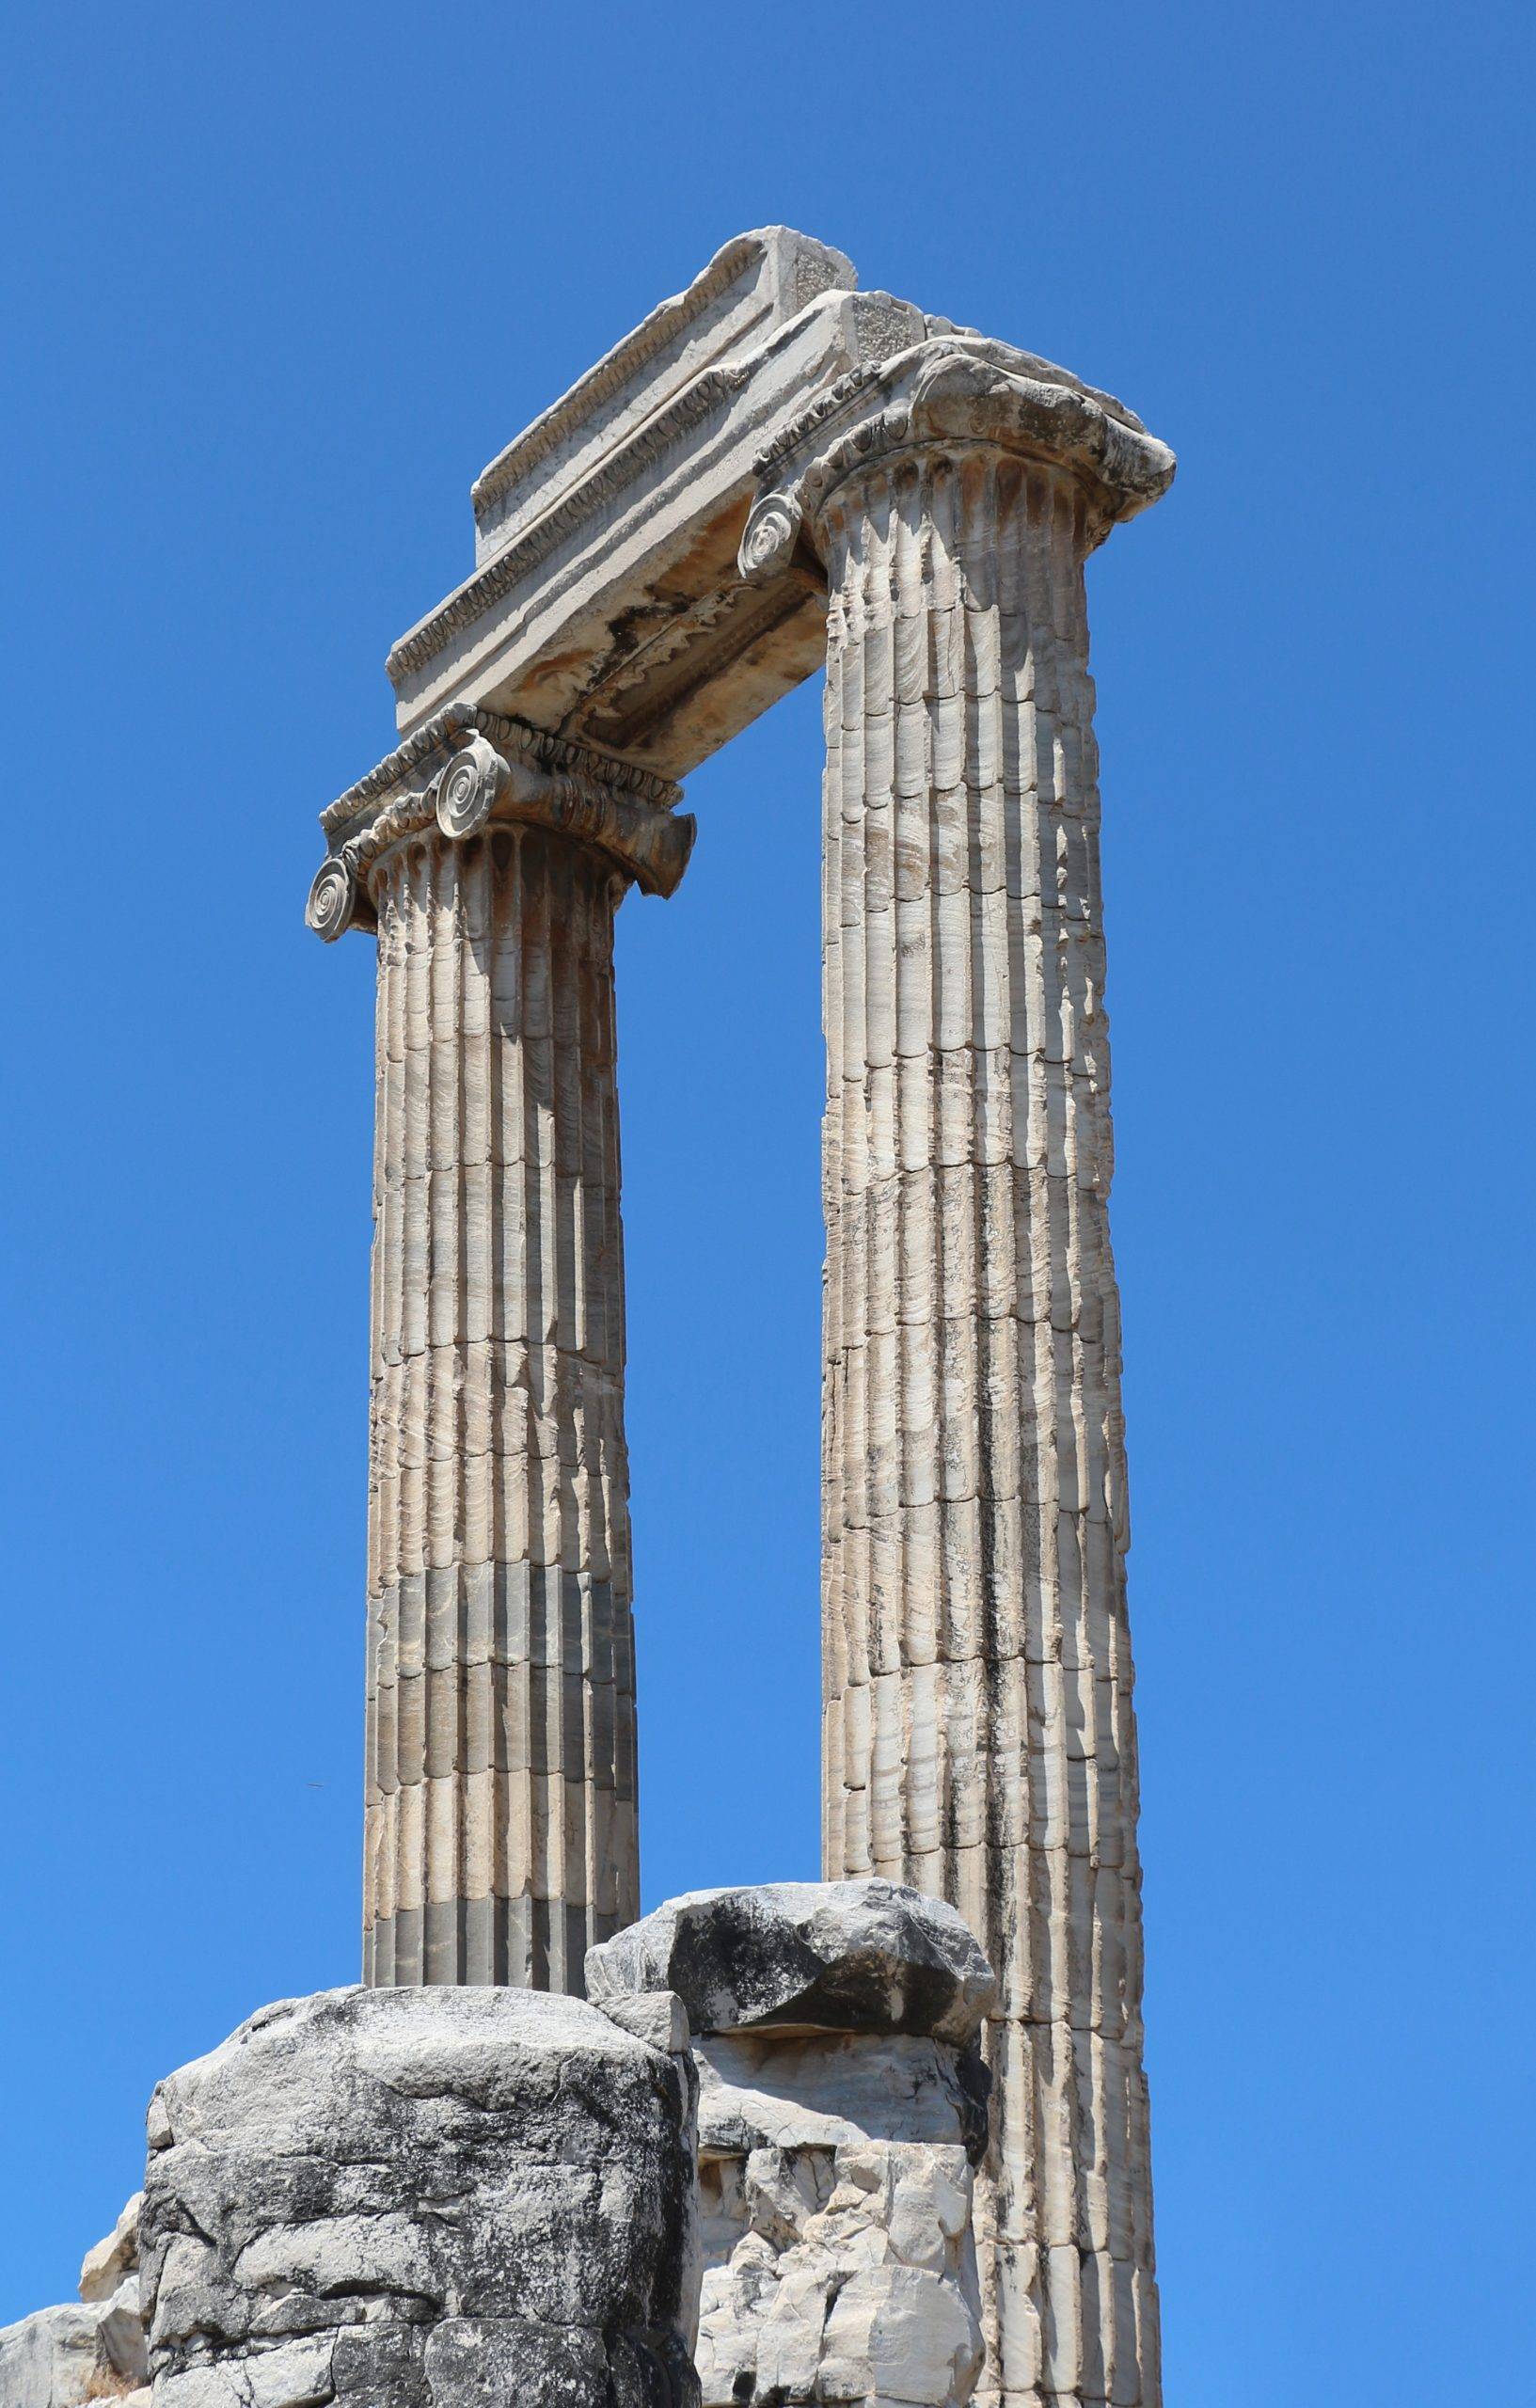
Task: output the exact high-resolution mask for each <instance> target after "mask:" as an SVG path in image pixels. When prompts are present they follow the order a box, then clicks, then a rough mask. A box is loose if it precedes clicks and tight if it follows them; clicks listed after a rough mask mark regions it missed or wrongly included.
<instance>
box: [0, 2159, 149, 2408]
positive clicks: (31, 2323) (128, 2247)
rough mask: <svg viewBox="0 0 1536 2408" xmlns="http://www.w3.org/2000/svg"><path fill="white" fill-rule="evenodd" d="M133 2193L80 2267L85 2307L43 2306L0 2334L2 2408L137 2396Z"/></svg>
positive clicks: (140, 2334) (61, 2407)
mask: <svg viewBox="0 0 1536 2408" xmlns="http://www.w3.org/2000/svg"><path fill="white" fill-rule="evenodd" d="M139 2207H140V2196H139V2194H137V2193H135V2195H134V2197H133V2198H131V2199H130V2200H129V2202H128V2204H127V2206H126V2207H125V2208H124V2209H123V2211H122V2213H121V2215H119V2218H118V2221H117V2223H116V2225H115V2226H113V2228H112V2230H111V2231H110V2232H109V2233H108V2234H107V2236H106V2238H105V2240H104V2241H99V2242H97V2243H96V2246H95V2247H94V2249H90V2250H87V2253H86V2259H85V2263H84V2265H83V2266H82V2267H81V2269H80V2305H78V2306H76V2305H74V2304H73V2303H72V2302H71V2304H70V2305H68V2306H65V2307H45V2308H41V2309H40V2310H39V2312H38V2313H37V2315H35V2316H28V2317H24V2318H23V2320H22V2321H21V2322H20V2323H19V2324H10V2325H8V2326H7V2327H6V2328H5V2330H4V2331H3V2332H0V2408H82V2403H84V2402H85V2401H87V2400H114V2401H119V2402H129V2401H135V2400H136V2401H139V2402H140V2403H141V2404H142V2408H148V2403H149V2393H148V2392H147V2391H145V2390H143V2389H141V2385H142V2384H144V2382H145V2380H146V2377H147V2376H148V2374H149V2359H148V2355H147V2353H146V2350H145V2345H144V2323H143V2319H142V2318H141V2316H140V2314H139V2295H138V2214H139Z"/></svg>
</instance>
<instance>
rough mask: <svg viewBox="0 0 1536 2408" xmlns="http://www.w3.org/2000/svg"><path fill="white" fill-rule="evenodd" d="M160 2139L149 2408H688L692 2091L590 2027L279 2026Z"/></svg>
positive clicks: (203, 2085) (448, 2014)
mask: <svg viewBox="0 0 1536 2408" xmlns="http://www.w3.org/2000/svg"><path fill="white" fill-rule="evenodd" d="M660 2028H661V2025H660V2023H659V2022H658V2024H657V2029H658V2030H659V2029H660ZM669 2028H670V2024H669ZM150 2129H151V2131H152V2132H153V2134H154V2136H155V2143H156V2145H155V2146H153V2147H151V2150H150V2163H149V2171H148V2175H147V2178H146V2182H145V2199H144V2210H143V2220H142V2247H143V2283H144V2295H145V2308H146V2317H147V2321H148V2324H149V2336H150V2368H151V2370H152V2375H153V2403H154V2408H309V2403H311V2402H321V2401H325V2402H327V2403H329V2402H333V2401H334V2402H335V2403H336V2408H493V2403H494V2404H495V2408H501V2403H502V2402H503V2401H506V2400H514V2399H515V2400H517V2401H518V2402H519V2403H520V2408H521V2404H522V2403H526V2408H614V2403H615V2402H618V2403H622V2404H623V2408H629V2403H631V2402H632V2403H634V2408H693V2403H694V2402H695V2401H696V2399H697V2390H696V2385H695V2381H694V2377H693V2373H692V2368H691V2365H690V2353H691V2348H692V2342H693V2337H694V2326H695V2317H696V2305H697V2253H696V2247H695V2240H694V2232H695V2203H694V2172H693V2156H694V2148H695V2113H694V2077H693V2072H692V2067H691V2065H690V2063H689V2059H688V2057H687V2055H686V2054H681V2055H680V2054H678V2053H676V2052H672V2051H669V2050H667V2049H664V2048H659V2047H657V2046H655V2045H653V2044H652V2042H651V2041H650V2040H648V2039H646V2038H642V2037H640V2036H637V2035H636V2034H634V2033H632V2032H629V2031H626V2030H625V2029H623V2028H622V2027H621V2026H620V2025H619V2024H617V2023H615V2022H613V2021H611V2020H610V2019H609V2018H608V2017H606V2016H604V2015H602V2014H600V2013H599V2012H598V2011H597V2010H596V2009H595V2008H594V2007H592V2006H589V2005H587V2004H585V2003H584V2002H583V2001H580V2000H578V1999H570V1998H562V1997H558V1996H553V1995H548V1994H545V1993H541V1992H536V1991H529V1990H515V1989H508V1988H488V1987H487V1988H416V1989H404V1988H402V1989H377V1990H372V1989H345V1990H330V1991H324V1992H322V1993H320V1995H319V1996H317V1997H314V1998H305V1999H295V2000H291V2001H288V2002H286V2003H285V2004H281V2005H277V2006H273V2007H268V2008H266V2009H264V2010H263V2012H262V2013H261V2014H259V2015H256V2016H253V2017H252V2018H251V2020H250V2021H249V2022H248V2023H245V2024H243V2025H242V2026H241V2028H240V2030H239V2031H238V2032H236V2033H235V2034H234V2035H233V2036H231V2037H230V2039H229V2040H227V2041H225V2043H224V2044H223V2046H222V2047H221V2048H218V2049H215V2050H214V2052H213V2053H212V2054H211V2055H209V2056H206V2057H203V2058H200V2059H198V2061H197V2063H195V2064H193V2065H190V2066H186V2067H182V2070H181V2071H180V2072H179V2073H176V2074H173V2075H171V2076H170V2078H169V2079H168V2080H167V2081H166V2082H164V2083H161V2085H160V2087H159V2089H158V2090H157V2092H156V2094H155V2112H154V2113H153V2115H151V2118H150Z"/></svg>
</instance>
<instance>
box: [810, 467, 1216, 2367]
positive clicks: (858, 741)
mask: <svg viewBox="0 0 1536 2408" xmlns="http://www.w3.org/2000/svg"><path fill="white" fill-rule="evenodd" d="M1132 423H1133V422H1132ZM875 448H876V453H877V456H876V457H875V458H874V459H873V460H872V461H871V462H870V464H868V465H855V466H854V467H852V468H851V469H850V470H849V471H848V472H847V474H846V475H844V477H843V479H842V482H840V483H835V485H834V487H833V489H832V490H831V493H830V495H828V496H827V498H826V499H824V500H823V501H822V503H821V506H820V511H819V518H818V523H817V525H816V541H817V544H818V547H819V548H820V549H821V550H822V552H823V554H824V556H825V558H826V561H827V564H828V576H829V583H830V588H831V616H830V623H829V652H828V679H827V697H826V725H827V743H828V767H827V776H826V785H825V840H826V891H825V931H824V933H825V962H826V969H825V994H824V1001H825V1014H826V1030H827V1043H828V1101H827V1118H826V1130H825V1152H824V1185H825V1207H826V1218H827V1247H828V1253H827V1274H826V1295H825V1316H824V1332H825V1365H824V1370H825V1393H824V1405H825V1410H824V1432H825V1486H824V1496H825V1563H824V1641H825V1646H824V1661H825V1714H824V1742H825V1744H824V1777H825V1862H826V1871H827V1872H828V1874H829V1875H831V1876H840V1875H849V1874H859V1873H864V1872H875V1873H879V1874H884V1875H888V1876H890V1877H892V1878H895V1879H901V1880H906V1881H910V1882H911V1883H914V1884H915V1885H916V1886H917V1887H919V1888H921V1889H923V1890H926V1891H928V1892H930V1893H935V1894H937V1895H940V1896H942V1897H945V1898H947V1899H949V1900H950V1901H952V1902H953V1904H954V1905H956V1906H957V1907H958V1909H960V1911H961V1912H962V1914H964V1915H965V1917H966V1918H967V1920H968V1921H969V1922H970V1923H971V1925H973V1927H974V1930H975V1931H976V1933H977V1935H978V1936H979V1937H980V1938H981V1940H982V1941H983V1942H984V1944H985V1946H986V1948H987V1950H988V1953H989V1955H990V1957H991V1958H992V1961H993V1963H994V1965H995V1966H996V1968H997V1971H998V1973H999V1975H1000V1979H1001V1985H1002V1993H1001V2003H1000V2007H999V2012H998V2015H997V2018H996V2020H995V2021H994V2023H993V2024H992V2026H991V2029H990V2038H989V2044H988V2053H989V2056H990V2062H991V2065H992V2067H993V2071H994V2077H995V2084H996V2086H995V2090H994V2097H993V2143H992V2150H991V2156H990V2162H989V2166H988V2168H987V2175H986V2180H985V2183H984V2186H983V2191H984V2196H983V2200H982V2206H981V2210H980V2219H981V2221H980V2227H979V2230H978V2241H979V2243H980V2254H981V2258H982V2262H983V2268H984V2282H985V2289H986V2323H987V2331H988V2359H989V2364H988V2370H987V2372H986V2374H985V2375H984V2376H983V2379H982V2380H983V2388H984V2392H985V2393H986V2394H988V2395H989V2396H992V2397H999V2398H1002V2399H1004V2400H1007V2401H1008V2402H1010V2403H1023V2402H1029V2403H1032V2408H1033V2403H1043V2402H1046V2401H1071V2402H1074V2403H1076V2402H1083V2403H1087V2402H1093V2401H1100V2400H1111V2401H1115V2402H1117V2403H1122V2408H1152V2404H1153V2403H1154V2402H1155V2401H1156V2400H1158V2398H1159V2397H1160V2391H1159V2376H1158V2341H1157V2309H1156V2293H1155V2286H1154V2281H1153V2273H1152V2238H1151V2194H1150V2180H1149V2174H1148V2115H1147V2091H1146V2084H1145V2080H1144V2077H1143V2072H1142V2026H1141V1939H1140V1905H1139V1872H1138V1864H1137V1856H1136V1837H1135V1816H1136V1756H1135V1734H1134V1727H1133V1722H1132V1701H1131V1690H1132V1663H1131V1648H1130V1640H1129V1634H1128V1629H1127V1623H1126V1608H1125V1578H1124V1554H1125V1548H1126V1544H1127V1523H1126V1501H1125V1464H1124V1455H1123V1449H1122V1422H1121V1411H1120V1389H1119V1375H1120V1337H1119V1315H1118V1305H1117V1298H1116V1284H1115V1275H1114V1267H1113V1263H1112V1259H1111V1255H1110V1244H1109V1231H1108V1225H1107V1211H1106V1207H1107V1199H1108V1194H1109V1183H1110V1146H1111V1140H1110V1123H1109V1057H1108V1048H1107V1038H1106V1025H1105V1019H1104V1005H1103V975H1104V958H1103V941H1102V935H1101V903H1100V879H1099V849H1098V837H1099V800H1098V790H1097V785H1096V755H1095V747H1094V740H1093V735H1092V724H1091V722H1092V702H1093V689H1092V684H1091V681H1090V679H1089V676H1088V671H1087V624H1086V618H1085V607H1084V589H1083V562H1084V558H1085V552H1086V551H1087V549H1088V548H1089V547H1090V546H1091V543H1092V542H1093V541H1094V540H1097V536H1098V534H1100V533H1101V532H1102V522H1101V521H1100V523H1099V524H1098V525H1097V527H1096V526H1094V525H1093V524H1092V523H1091V522H1090V515H1089V512H1090V504H1089V499H1088V498H1087V494H1086V491H1085V486H1084V484H1083V483H1082V482H1081V481H1080V480H1079V479H1078V478H1077V477H1076V476H1074V475H1073V474H1072V473H1071V472H1070V470H1069V469H1068V468H1065V467H1055V466H1053V465H1051V464H1050V463H1049V462H1048V461H1040V460H1038V459H1030V458H1028V457H1021V456H1020V455H1019V454H1018V453H1017V452H1011V451H1009V450H1006V449H1005V448H1002V447H1000V446H999V445H997V444H993V443H987V442H978V443H971V444H966V443H955V444H953V445H935V444H929V445H927V446H926V448H915V449H905V450H904V449H902V448H901V447H900V445H899V443H897V444H896V446H895V448H892V447H890V446H886V447H885V448H884V450H883V451H881V450H880V448H879V446H877V447H875ZM1170 473H1171V470H1170ZM1164 481H1165V480H1164Z"/></svg>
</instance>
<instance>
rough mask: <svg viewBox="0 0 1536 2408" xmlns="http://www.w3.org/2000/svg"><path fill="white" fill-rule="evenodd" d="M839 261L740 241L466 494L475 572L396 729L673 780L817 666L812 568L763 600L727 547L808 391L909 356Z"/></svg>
mask: <svg viewBox="0 0 1536 2408" xmlns="http://www.w3.org/2000/svg"><path fill="white" fill-rule="evenodd" d="M855 281H856V279H855V275H854V270H853V268H852V266H851V264H850V263H849V261H847V259H845V258H844V256H843V254H842V252H840V251H834V250H831V249H829V248H828V246H826V245H825V244H822V243H816V242H813V241H811V240H810V238H809V237H808V236H806V235H803V234H797V233H795V232H794V231H793V230H791V229H789V228H788V227H784V226H772V227H768V228H766V229H763V230H759V231H757V232H754V233H749V234H739V235H736V237H734V238H733V240H732V241H731V242H729V243H727V244H726V245H725V246H724V247H723V248H722V249H721V250H720V252H719V253H718V254H717V255H716V257H715V258H714V259H713V260H711V261H710V262H709V264H708V266H707V267H706V268H705V269H704V271H703V272H702V274H701V275H699V276H698V277H695V279H694V281H693V282H692V284H690V285H689V287H688V288H687V290H686V291H685V292H683V293H679V294H677V295H676V296H675V298H673V299H672V300H670V301H664V302H662V303H661V305H660V307H659V308H658V309H654V310H653V311H652V312H651V314H650V316H649V317H648V318H646V319H645V320H644V322H643V323H642V324H641V325H639V326H637V327H636V328H635V329H634V331H633V332H632V333H631V334H628V335H626V336H625V338H624V340H623V341H621V342H619V343H618V344H616V345H615V347H614V349H613V350H612V351H611V352H610V353H609V354H608V356H606V357H605V358H603V359H601V360H599V361H598V362H597V364H596V366H595V367H594V368H592V369H590V370H589V371H588V372H587V373H586V374H585V375H584V376H582V377H581V378H579V379H578V382H577V384H576V385H575V386H574V387H573V388H572V389H571V390H570V391H569V392H568V393H567V394H565V395H564V396H563V398H562V400H560V401H558V402H557V403H555V404H554V405H553V406H552V407H551V408H550V409H548V410H546V411H545V412H544V413H543V415H542V416H541V417H540V418H538V419H536V420H534V422H533V424H532V425H531V426H530V428H529V429H528V430H527V432H526V433H525V434H523V435H521V436H518V437H517V438H516V439H515V441H514V442H513V443H511V444H509V445H508V446H507V448H506V450H505V451H504V452H500V453H499V455H498V457H497V458H496V459H495V460H493V461H492V462H491V464H490V466H489V467H487V468H485V469H484V470H483V473H482V475H481V476H480V477H479V478H478V479H477V481H476V483H475V486H474V492H473V501H474V512H475V536H476V541H475V566H474V569H473V571H472V572H471V574H470V575H469V577H468V578H467V579H466V581H465V583H464V584H462V585H460V586H458V587H457V588H456V589H455V590H454V592H453V593H451V594H449V595H448V596H447V597H446V598H445V600H443V601H442V602H440V603H439V604H438V605H437V607H436V608H435V610H432V611H429V612H428V614H427V616H426V617H425V618H423V619H421V620H420V622H419V623H418V624H417V625H416V626H414V627H411V628H410V629H408V630H407V632H406V633H405V634H404V635H403V636H402V637H401V638H400V640H399V642H397V643H396V644H395V645H394V647H393V649H392V650H391V652H390V655H389V660H388V669H389V675H390V678H391V680H392V682H393V685H394V689H395V696H396V706H397V718H398V722H399V725H400V728H401V730H402V732H403V733H405V734H410V733H413V732H414V731H415V730H417V729H418V728H420V727H421V726H422V725H424V724H425V722H426V721H429V720H430V719H431V718H432V717H433V715H434V714H435V712H437V711H439V710H441V709H443V708H444V707H445V706H446V705H450V704H453V703H458V704H472V705H477V706H479V707H482V708H485V709H490V710H497V711H502V712H509V713H513V714H515V715H516V716H518V717H519V718H521V719H524V720H526V721H529V722H530V724H532V725H534V726H536V727H538V728H541V729H544V730H547V731H550V732H552V733H558V734H561V735H563V736H566V737H573V738H576V739H578V740H579V741H581V742H582V743H585V744H588V745H591V746H594V747H596V748H597V749H599V750H601V751H604V752H607V753H614V754H618V755H621V756H622V757H623V758H625V760H628V761H632V762H636V763H638V764H640V765H641V767H643V768H649V769H653V770H656V771H657V772H658V773H659V774H661V775H662V776H665V777H669V778H675V777H681V776H683V775H684V774H685V773H686V772H687V771H688V770H689V769H691V768H694V766H695V765H696V764H697V763H698V762H699V761H702V760H704V759H705V757H706V756H707V755H708V754H709V753H713V752H715V751H716V750H717V749H718V748H719V746H720V745H721V744H723V743H725V742H726V741H727V740H728V739H729V737H732V736H734V735H735V734H736V732H737V730H738V729H740V728H742V727H744V726H746V724H747V723H748V721H751V720H752V719H755V718H756V717H757V716H758V714H759V713H760V712H761V711H764V710H766V709H767V708H768V705H769V704H770V703H772V702H775V701H776V700H777V699H778V698H779V696H780V695H781V694H783V693H784V692H786V691H787V690H788V689H789V688H791V687H793V686H797V685H799V684H800V681H801V680H802V679H803V678H805V677H808V676H810V675H811V674H812V673H813V672H814V671H815V670H816V669H817V668H819V666H820V663H821V657H822V650H823V625H824V620H825V607H826V606H825V594H824V589H823V585H822V580H821V577H820V574H819V571H818V569H817V568H816V563H815V562H806V563H805V565H804V567H803V568H802V570H801V571H800V574H799V575H798V576H796V577H792V578H782V579H780V580H779V581H778V583H777V584H776V585H775V587H774V588H773V590H772V591H771V592H768V591H765V590H763V589H761V588H756V587H753V586H752V584H751V583H750V582H749V581H748V580H746V579H744V578H742V576H741V575H740V573H739V570H738V567H737V562H736V550H737V546H738V544H739V542H740V538H741V531H742V528H743V526H744V524H745V522H746V516H747V512H748V509H749V507H750V505H751V502H752V494H753V491H754V488H755V478H756V466H755V463H756V459H757V455H758V454H759V452H761V451H762V449H763V448H764V446H765V445H767V444H768V443H770V442H772V441H773V440H774V438H775V437H776V436H778V435H779V434H780V432H781V431H782V429H783V428H784V425H785V424H786V423H787V422H788V421H789V420H792V419H793V418H794V417H795V416H796V414H797V413H798V412H800V410H801V409H803V408H804V406H805V404H806V402H807V401H808V400H809V399H810V398H811V396H812V395H814V394H816V393H820V392H824V391H826V390H827V389H829V388H831V386H833V385H835V384H836V383H837V382H838V380H839V379H840V378H842V377H844V376H846V375H847V373H848V372H850V371H853V370H857V369H860V368H862V367H864V366H867V365H868V364H869V363H870V362H871V361H872V360H877V359H880V358H883V357H884V356H886V355H887V354H888V353H889V352H891V351H892V350H895V349H898V348H900V347H901V346H903V345H905V344H907V343H911V342H912V341H917V340H918V339H919V338H920V337H921V336H922V335H923V333H924V332H925V330H926V321H925V319H924V316H923V313H922V311H921V310H920V309H914V308H913V307H912V305H911V303H909V302H905V301H898V300H896V299H895V298H894V297H893V296H892V295H891V294H889V293H859V292H856V291H855V290H854V289H853V288H854V285H855Z"/></svg>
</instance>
